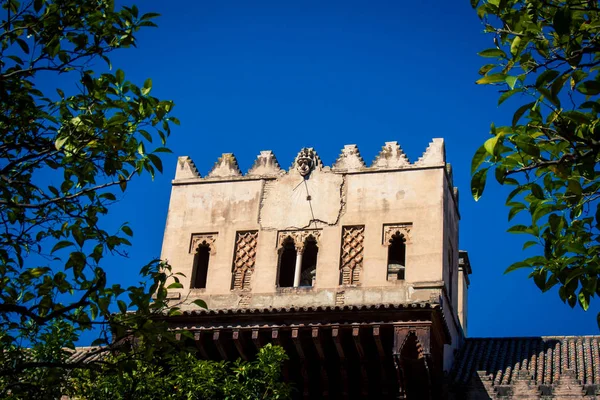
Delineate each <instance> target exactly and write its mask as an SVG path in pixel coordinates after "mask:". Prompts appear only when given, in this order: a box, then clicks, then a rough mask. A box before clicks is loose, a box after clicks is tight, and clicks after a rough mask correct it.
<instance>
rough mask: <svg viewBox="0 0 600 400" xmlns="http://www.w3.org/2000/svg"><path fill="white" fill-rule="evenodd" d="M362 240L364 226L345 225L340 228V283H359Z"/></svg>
mask: <svg viewBox="0 0 600 400" xmlns="http://www.w3.org/2000/svg"><path fill="white" fill-rule="evenodd" d="M364 240H365V227H364V226H345V227H343V228H342V257H341V262H340V274H341V282H340V283H341V284H342V285H357V284H360V273H361V271H362V266H363V250H364Z"/></svg>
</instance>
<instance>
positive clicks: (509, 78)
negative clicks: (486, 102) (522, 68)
mask: <svg viewBox="0 0 600 400" xmlns="http://www.w3.org/2000/svg"><path fill="white" fill-rule="evenodd" d="M505 82H506V84H507V85H508V87H509V88H510V89H511V90H512V89H514V88H515V84H516V83H517V77H516V76H507V77H506V79H505Z"/></svg>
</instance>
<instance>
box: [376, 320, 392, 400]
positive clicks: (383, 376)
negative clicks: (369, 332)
mask: <svg viewBox="0 0 600 400" xmlns="http://www.w3.org/2000/svg"><path fill="white" fill-rule="evenodd" d="M380 329H381V328H380V326H379V325H373V340H375V347H376V348H377V355H378V356H379V375H380V376H381V394H382V395H384V397H385V396H386V395H387V394H388V385H389V382H388V380H387V376H386V374H385V360H386V357H385V352H384V351H383V343H382V342H381V331H380Z"/></svg>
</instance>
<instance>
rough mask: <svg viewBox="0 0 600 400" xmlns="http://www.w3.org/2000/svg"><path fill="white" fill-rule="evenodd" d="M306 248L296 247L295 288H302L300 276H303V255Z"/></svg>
mask: <svg viewBox="0 0 600 400" xmlns="http://www.w3.org/2000/svg"><path fill="white" fill-rule="evenodd" d="M303 252H304V246H296V267H295V269H294V287H298V286H300V275H301V274H302V253H303Z"/></svg>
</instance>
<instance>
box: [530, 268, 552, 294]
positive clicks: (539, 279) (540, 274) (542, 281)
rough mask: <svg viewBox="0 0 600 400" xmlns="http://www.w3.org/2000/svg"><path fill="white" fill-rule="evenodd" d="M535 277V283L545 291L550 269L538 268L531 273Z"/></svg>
mask: <svg viewBox="0 0 600 400" xmlns="http://www.w3.org/2000/svg"><path fill="white" fill-rule="evenodd" d="M531 276H532V277H533V282H534V283H535V285H536V286H537V287H538V288H539V289H540V290H541V291H544V290H545V289H546V278H547V276H548V271H547V270H545V269H536V270H535V271H533V272H532V273H531Z"/></svg>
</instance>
